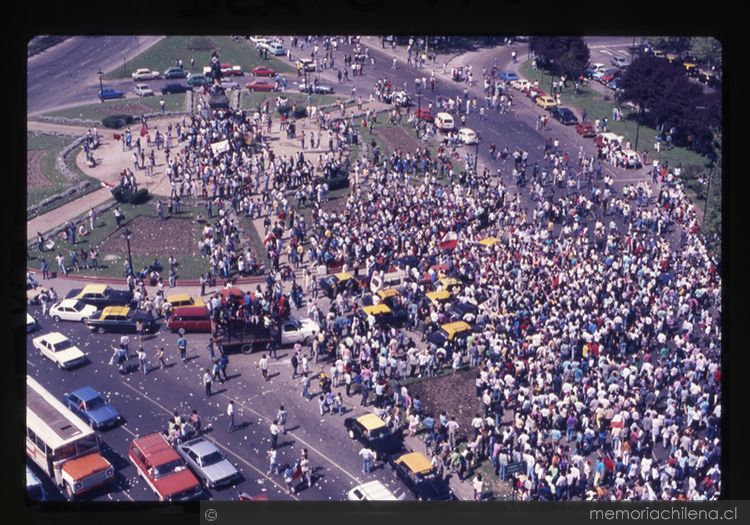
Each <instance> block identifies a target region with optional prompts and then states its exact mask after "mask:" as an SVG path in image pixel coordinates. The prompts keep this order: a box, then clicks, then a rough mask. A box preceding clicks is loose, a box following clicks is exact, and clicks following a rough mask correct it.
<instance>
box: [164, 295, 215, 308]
mask: <svg viewBox="0 0 750 525" xmlns="http://www.w3.org/2000/svg"><path fill="white" fill-rule="evenodd" d="M167 305H169V308H172V309H174V308H179V307H181V306H206V303H204V302H203V298H201V297H193V296H192V295H190V294H187V293H176V294H172V295H167V296H166V298H165V299H164V309H165V310H166V308H167Z"/></svg>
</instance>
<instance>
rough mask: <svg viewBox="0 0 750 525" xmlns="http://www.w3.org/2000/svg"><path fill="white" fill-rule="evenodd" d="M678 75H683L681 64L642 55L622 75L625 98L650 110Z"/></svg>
mask: <svg viewBox="0 0 750 525" xmlns="http://www.w3.org/2000/svg"><path fill="white" fill-rule="evenodd" d="M676 77H683V74H682V71H681V70H680V68H679V66H677V65H675V64H670V63H669V62H668V61H666V60H664V59H662V58H658V57H654V56H650V55H645V56H640V57H638V58H636V59H635V60H634V61H633V63H632V64H631V65H630V67H629V68H628V69H627V70H626V71H625V73H624V74H623V76H622V82H621V84H620V87H621V88H622V90H623V98H624V99H625V100H629V101H631V102H634V103H636V104H637V105H638V106H640V107H641V108H642V109H643V111H647V110H650V109H652V108H653V107H654V104H655V103H656V101H657V100H658V99H659V98H660V97H661V95H662V93H663V91H664V89H665V88H666V87H667V85H668V84H669V83H670V82H671V81H672V80H673V79H674V78H676Z"/></svg>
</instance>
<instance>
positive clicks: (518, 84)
mask: <svg viewBox="0 0 750 525" xmlns="http://www.w3.org/2000/svg"><path fill="white" fill-rule="evenodd" d="M510 87H512V88H513V89H517V90H518V91H526V90H527V89H529V87H531V82H529V81H528V80H526V79H525V78H519V79H516V80H514V81H513V82H511V83H510Z"/></svg>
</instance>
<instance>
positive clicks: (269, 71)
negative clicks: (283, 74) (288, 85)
mask: <svg viewBox="0 0 750 525" xmlns="http://www.w3.org/2000/svg"><path fill="white" fill-rule="evenodd" d="M250 72H251V73H252V74H253V75H254V76H256V77H275V76H276V70H275V69H273V68H271V67H266V66H256V67H254V68H253V69H251V70H250Z"/></svg>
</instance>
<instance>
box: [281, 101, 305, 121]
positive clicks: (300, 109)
mask: <svg viewBox="0 0 750 525" xmlns="http://www.w3.org/2000/svg"><path fill="white" fill-rule="evenodd" d="M276 111H278V112H279V115H285V116H287V117H288V116H289V113H291V111H292V107H291V106H289V105H288V104H283V105H281V106H279V107H277V108H276ZM306 116H307V108H306V107H304V106H296V107H295V108H294V118H305V117H306Z"/></svg>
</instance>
